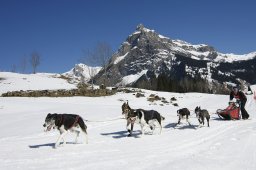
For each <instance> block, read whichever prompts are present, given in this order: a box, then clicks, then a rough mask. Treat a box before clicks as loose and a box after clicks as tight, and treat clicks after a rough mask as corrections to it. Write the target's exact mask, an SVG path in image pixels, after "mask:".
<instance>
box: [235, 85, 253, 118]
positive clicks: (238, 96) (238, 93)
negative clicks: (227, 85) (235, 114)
mask: <svg viewBox="0 0 256 170" xmlns="http://www.w3.org/2000/svg"><path fill="white" fill-rule="evenodd" d="M233 98H235V99H237V100H239V101H240V108H241V113H242V119H248V118H249V116H250V115H249V114H248V113H247V111H246V110H245V108H244V107H245V104H246V101H247V97H246V96H245V94H244V93H243V92H242V91H240V90H239V89H238V87H233V89H232V91H231V92H230V100H232V99H233Z"/></svg>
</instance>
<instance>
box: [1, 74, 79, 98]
mask: <svg viewBox="0 0 256 170" xmlns="http://www.w3.org/2000/svg"><path fill="white" fill-rule="evenodd" d="M73 88H76V86H75V85H73V84H70V83H68V82H67V81H66V80H65V79H62V78H60V75H59V74H50V73H37V74H18V73H10V72H0V94H2V93H5V92H8V91H18V90H53V89H73Z"/></svg>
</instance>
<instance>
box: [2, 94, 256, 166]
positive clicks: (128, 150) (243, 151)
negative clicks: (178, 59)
mask: <svg viewBox="0 0 256 170" xmlns="http://www.w3.org/2000/svg"><path fill="white" fill-rule="evenodd" d="M143 91H144V90H143ZM151 93H153V94H157V95H159V96H160V97H165V98H166V99H167V101H169V99H170V98H171V97H176V98H177V99H178V101H177V103H178V104H179V107H175V106H173V105H171V104H169V105H164V106H160V105H159V104H160V103H161V102H160V101H159V102H156V103H154V104H152V103H150V102H148V101H147V100H146V98H144V97H142V98H135V96H134V95H133V94H126V93H118V94H116V95H114V96H108V97H97V98H90V97H69V98H47V97H42V98H15V97H14V98H0V108H1V109H0V116H1V119H0V129H1V133H0V169H4V170H6V169H56V168H60V169H78V170H79V169H81V170H82V169H94V170H95V169H199V170H200V169H202V170H203V169H206V168H207V169H223V170H224V169H234V170H236V169H237V170H238V169H239V170H240V169H248V170H252V169H255V168H256V163H255V162H256V151H255V149H254V148H255V146H256V143H255V141H256V121H255V119H254V117H255V110H256V106H255V105H256V102H255V101H254V100H253V98H252V96H248V103H247V105H246V109H247V110H248V112H249V114H250V115H251V120H248V121H242V120H241V121H221V120H219V119H218V116H217V115H215V114H212V115H211V120H210V128H208V127H202V128H198V127H197V126H198V121H197V119H196V117H195V114H193V112H191V113H192V115H191V118H190V121H191V124H193V125H194V127H189V126H188V125H187V123H186V122H185V120H183V121H182V124H181V125H179V126H177V127H176V128H174V126H175V124H176V123H177V120H178V117H177V112H176V111H177V110H178V109H179V108H182V107H187V108H189V109H190V110H193V109H194V108H195V107H196V106H201V107H202V108H205V109H207V110H209V112H210V113H214V112H215V111H216V110H217V109H219V108H225V107H226V106H227V103H228V96H224V95H211V94H200V93H187V94H179V93H167V92H153V91H146V90H145V96H146V97H148V96H149V95H150V94H151ZM120 100H124V101H125V100H128V101H129V104H130V106H131V107H132V108H143V109H154V110H157V111H158V112H160V113H161V114H162V115H163V116H164V117H165V118H166V119H165V121H163V124H162V125H163V130H162V134H160V135H159V134H158V132H155V133H154V134H153V135H144V136H141V135H140V126H139V125H135V127H134V136H133V137H126V136H127V135H128V133H127V131H126V121H125V120H124V119H119V118H122V115H121V105H122V103H123V102H122V101H120ZM55 112H56V113H73V114H79V115H80V116H82V117H83V118H84V119H88V120H89V122H86V124H87V126H88V135H89V144H82V142H83V141H84V136H83V134H81V135H80V137H79V144H74V140H75V134H72V133H69V134H68V135H67V136H66V137H65V139H66V141H67V144H66V146H63V147H62V146H61V147H59V148H58V149H53V145H54V143H55V142H56V140H57V138H58V135H59V134H58V131H57V130H53V131H50V132H47V133H46V132H43V130H44V129H43V126H42V125H43V123H44V119H45V117H46V115H47V113H55ZM156 131H157V130H156Z"/></svg>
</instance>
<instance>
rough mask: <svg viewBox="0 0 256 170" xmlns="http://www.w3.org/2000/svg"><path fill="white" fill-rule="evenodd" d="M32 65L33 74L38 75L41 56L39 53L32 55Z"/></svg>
mask: <svg viewBox="0 0 256 170" xmlns="http://www.w3.org/2000/svg"><path fill="white" fill-rule="evenodd" d="M30 63H31V65H32V68H33V73H34V74H35V73H36V68H37V67H38V66H39V65H40V55H39V54H38V53H37V52H33V53H32V54H31V59H30Z"/></svg>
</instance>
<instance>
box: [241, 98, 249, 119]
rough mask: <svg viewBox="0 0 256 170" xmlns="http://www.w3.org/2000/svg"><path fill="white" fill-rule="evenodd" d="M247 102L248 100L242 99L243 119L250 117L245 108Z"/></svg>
mask: <svg viewBox="0 0 256 170" xmlns="http://www.w3.org/2000/svg"><path fill="white" fill-rule="evenodd" d="M245 104H246V100H245V101H241V113H242V119H248V118H249V114H248V113H247V111H246V110H245V108H244V106H245Z"/></svg>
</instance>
